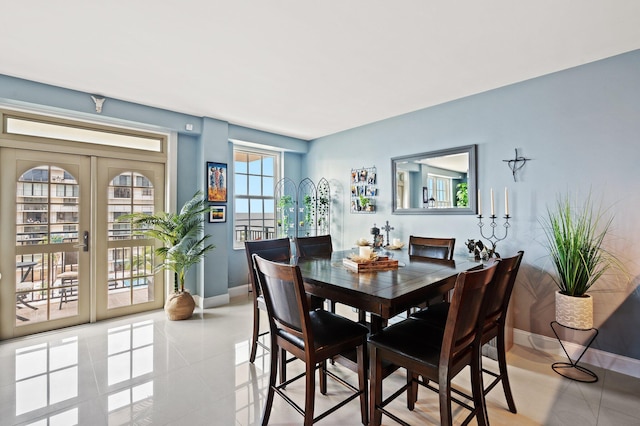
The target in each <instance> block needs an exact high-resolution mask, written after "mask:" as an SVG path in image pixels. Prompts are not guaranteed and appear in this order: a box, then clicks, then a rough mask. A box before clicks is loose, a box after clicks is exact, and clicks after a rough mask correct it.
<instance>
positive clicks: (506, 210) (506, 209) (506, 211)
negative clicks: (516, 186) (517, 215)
mask: <svg viewBox="0 0 640 426" xmlns="http://www.w3.org/2000/svg"><path fill="white" fill-rule="evenodd" d="M504 214H505V216H509V192H508V191H507V187H506V186H505V188H504Z"/></svg>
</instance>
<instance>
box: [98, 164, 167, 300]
mask: <svg viewBox="0 0 640 426" xmlns="http://www.w3.org/2000/svg"><path fill="white" fill-rule="evenodd" d="M107 197H108V203H109V207H108V218H107V220H108V225H107V226H108V228H107V229H108V235H107V236H108V241H109V249H108V251H107V265H108V266H107V268H108V278H107V279H108V302H107V307H108V309H113V308H119V307H122V306H128V305H133V304H138V303H146V302H150V301H153V300H154V298H155V295H154V285H153V280H154V271H153V268H154V264H155V259H154V251H153V249H154V243H153V242H151V241H145V240H143V239H141V238H139V236H138V235H136V234H135V233H134V232H133V230H132V229H131V225H130V222H129V221H119V218H120V217H121V216H123V215H126V214H130V213H148V214H153V213H154V188H153V185H152V184H151V181H150V180H149V179H148V178H147V177H145V176H144V175H142V174H140V173H137V172H132V171H126V172H123V173H120V174H118V175H117V176H116V177H115V178H113V179H112V180H111V181H110V182H109V185H108V187H107ZM112 243H113V244H112Z"/></svg>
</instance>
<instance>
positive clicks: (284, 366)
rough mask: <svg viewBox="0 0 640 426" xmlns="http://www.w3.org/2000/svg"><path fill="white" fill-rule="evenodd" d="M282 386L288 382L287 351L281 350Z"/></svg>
mask: <svg viewBox="0 0 640 426" xmlns="http://www.w3.org/2000/svg"><path fill="white" fill-rule="evenodd" d="M279 351H280V356H279V357H278V358H279V360H280V384H282V383H284V382H286V381H287V351H285V350H284V349H280V350H279Z"/></svg>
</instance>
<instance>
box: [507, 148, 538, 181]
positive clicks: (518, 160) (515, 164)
mask: <svg viewBox="0 0 640 426" xmlns="http://www.w3.org/2000/svg"><path fill="white" fill-rule="evenodd" d="M529 160H531V158H524V157H522V156H518V148H516V156H515V158H514V159H513V160H502V161H504V162H505V163H507V165H508V166H509V168H510V169H511V174H512V175H513V181H514V182H516V172H517V171H518V170H520V169H521V168H523V167H524V165H525V164H526V163H527V161H529Z"/></svg>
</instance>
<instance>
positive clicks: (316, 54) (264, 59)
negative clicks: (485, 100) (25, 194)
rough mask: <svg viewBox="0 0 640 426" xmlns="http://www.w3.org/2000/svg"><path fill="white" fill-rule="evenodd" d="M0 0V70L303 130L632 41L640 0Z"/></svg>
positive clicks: (348, 123) (255, 124)
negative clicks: (0, 1)
mask: <svg viewBox="0 0 640 426" xmlns="http://www.w3.org/2000/svg"><path fill="white" fill-rule="evenodd" d="M3 3H5V4H3V5H2V8H1V10H0V74H7V75H10V76H16V77H21V78H25V79H29V80H35V81H39V82H43V83H49V84H53V85H56V86H62V87H66V88H70V89H75V90H80V91H83V92H87V93H91V94H101V95H103V96H105V97H107V102H106V103H105V111H106V110H107V108H108V102H109V101H108V98H118V99H122V100H126V101H131V102H136V103H141V104H145V105H151V106H155V107H160V108H166V109H169V110H173V111H179V112H184V113H188V114H192V115H196V116H207V117H213V118H218V119H221V120H226V121H228V122H230V123H234V124H239V125H243V126H248V127H252V128H256V129H261V130H266V131H270V132H274V133H279V134H283V135H289V136H294V137H299V138H302V139H314V138H317V137H320V136H324V135H328V134H332V133H335V132H339V131H342V130H345V129H349V128H353V127H357V126H360V125H363V124H367V123H371V122H374V121H377V120H381V119H384V118H388V117H392V116H396V115H400V114H403V113H407V112H411V111H415V110H418V109H421V108H425V107H428V106H432V105H436V104H440V103H443V102H447V101H450V100H453V99H457V98H461V97H464V96H468V95H472V94H475V93H480V92H483V91H486V90H490V89H493V88H496V87H501V86H504V85H508V84H511V83H515V82H519V81H523V80H526V79H530V78H533V77H537V76H540V75H544V74H548V73H551V72H555V71H559V70H563V69H567V68H570V67H574V66H577V65H581V64H584V63H588V62H592V61H595V60H598V59H602V58H606V57H609V56H613V55H616V54H620V53H623V52H628V51H631V50H635V49H638V48H640V1H637V0H606V1H602V0H535V1H534V0H530V1H513V0H484V1H478V0H458V1H444V0H442V1H435V0H401V1H390V0H387V1H383V0H346V1H345V0H323V1H316V2H312V1H301V0H269V1H266V0H263V1H253V2H249V1H233V0H226V1H221V0H180V1H176V0H174V1H170V0H109V1H99V2H98V1H87V0H56V1H51V0H30V1H7V2H3Z"/></svg>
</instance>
